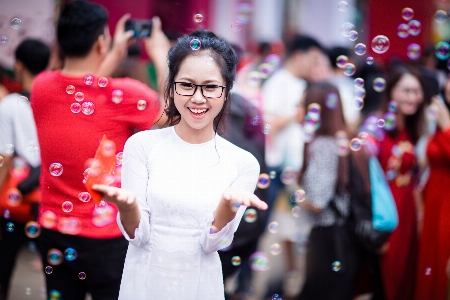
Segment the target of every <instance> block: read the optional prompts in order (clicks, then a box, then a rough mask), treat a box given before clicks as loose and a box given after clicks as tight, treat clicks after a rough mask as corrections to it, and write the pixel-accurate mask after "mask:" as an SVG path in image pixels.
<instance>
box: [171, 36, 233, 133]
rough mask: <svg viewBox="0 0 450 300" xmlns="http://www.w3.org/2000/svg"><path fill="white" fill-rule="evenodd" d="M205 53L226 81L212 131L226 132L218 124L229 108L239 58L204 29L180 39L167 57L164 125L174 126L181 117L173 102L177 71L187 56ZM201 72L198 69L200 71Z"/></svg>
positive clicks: (223, 124)
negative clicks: (195, 45)
mask: <svg viewBox="0 0 450 300" xmlns="http://www.w3.org/2000/svg"><path fill="white" fill-rule="evenodd" d="M194 39H197V40H199V41H200V49H198V50H193V49H192V48H191V41H192V40H194ZM205 52H206V53H207V54H208V55H209V56H210V57H212V58H213V61H214V63H216V64H217V65H218V66H219V69H220V72H221V74H222V77H223V78H224V80H225V85H226V88H225V90H224V93H225V103H224V105H223V107H222V109H221V110H220V112H219V114H218V115H217V116H216V117H215V118H214V122H213V127H214V131H215V132H217V131H218V132H219V133H220V134H223V133H224V132H225V122H220V121H221V119H222V117H224V118H226V115H227V113H228V111H229V108H230V103H229V102H230V101H228V100H229V99H230V90H231V88H232V87H233V82H234V80H235V78H236V66H237V63H238V57H237V55H236V53H235V51H234V50H233V48H232V47H231V45H230V44H228V43H227V42H226V41H225V40H223V39H221V38H218V37H217V36H216V35H215V34H214V33H212V32H211V31H207V30H198V31H195V32H193V33H191V34H189V35H184V36H182V37H180V38H179V39H178V41H177V43H176V44H175V45H174V46H172V48H171V49H170V50H169V54H168V56H167V58H168V63H169V76H168V78H167V83H166V88H165V92H164V98H165V101H166V109H165V110H164V111H165V113H166V115H167V117H168V118H167V122H166V124H165V126H172V125H176V124H178V123H179V122H180V119H181V115H180V112H179V111H178V110H177V108H176V106H175V103H174V97H173V96H174V82H175V76H176V75H177V74H178V71H179V70H180V66H181V64H182V62H183V61H184V60H185V59H186V57H188V56H190V55H204V54H205ZM201 71H202V70H199V72H201Z"/></svg>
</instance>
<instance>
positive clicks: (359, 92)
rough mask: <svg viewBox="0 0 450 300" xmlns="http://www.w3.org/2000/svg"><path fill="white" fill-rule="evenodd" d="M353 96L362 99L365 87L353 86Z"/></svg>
mask: <svg viewBox="0 0 450 300" xmlns="http://www.w3.org/2000/svg"><path fill="white" fill-rule="evenodd" d="M353 96H354V97H355V98H361V99H364V97H365V96H366V89H365V88H363V87H362V88H357V87H355V88H354V89H353Z"/></svg>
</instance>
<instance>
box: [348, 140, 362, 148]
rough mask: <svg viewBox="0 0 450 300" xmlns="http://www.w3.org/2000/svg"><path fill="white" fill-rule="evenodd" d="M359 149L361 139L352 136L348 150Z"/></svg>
mask: <svg viewBox="0 0 450 300" xmlns="http://www.w3.org/2000/svg"><path fill="white" fill-rule="evenodd" d="M360 149H361V140H360V139H358V138H354V139H352V140H351V141H350V150H352V151H359V150H360Z"/></svg>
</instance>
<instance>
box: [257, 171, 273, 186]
mask: <svg viewBox="0 0 450 300" xmlns="http://www.w3.org/2000/svg"><path fill="white" fill-rule="evenodd" d="M269 185H270V178H269V175H267V174H266V173H261V174H259V178H258V182H257V183H256V186H257V187H258V188H260V189H266V188H268V187H269Z"/></svg>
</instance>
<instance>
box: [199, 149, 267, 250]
mask: <svg viewBox="0 0 450 300" xmlns="http://www.w3.org/2000/svg"><path fill="white" fill-rule="evenodd" d="M247 154H248V156H247V155H245V160H239V161H237V164H239V165H240V166H242V167H241V170H240V172H239V174H238V176H237V178H236V179H235V180H234V182H233V183H232V184H231V185H230V187H232V188H235V189H239V190H244V191H247V192H250V193H253V192H254V191H255V188H256V183H257V181H258V176H259V170H260V169H259V163H258V161H257V160H256V158H255V157H254V156H253V155H251V154H250V153H248V152H247ZM242 156H243V157H244V155H242ZM246 208H247V207H246V206H243V205H241V206H240V207H239V209H238V211H237V213H236V215H235V217H234V218H233V220H231V221H230V222H229V223H228V224H227V225H225V227H223V228H222V229H221V230H220V231H219V232H216V233H210V228H211V225H212V223H213V221H214V217H211V218H210V220H209V221H208V226H207V227H206V229H205V230H204V231H203V233H202V235H201V237H200V243H201V246H202V248H203V250H204V251H205V252H206V253H211V252H214V251H218V250H220V249H223V248H226V247H228V246H229V245H231V242H232V241H233V237H234V233H235V232H236V230H237V228H238V226H239V223H240V222H241V219H242V216H243V215H244V212H245V210H246Z"/></svg>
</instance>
